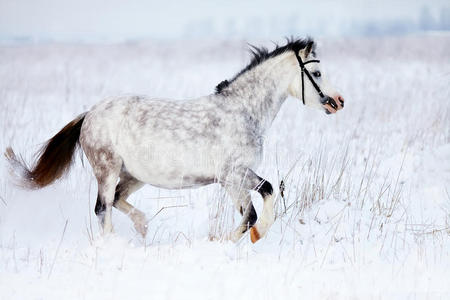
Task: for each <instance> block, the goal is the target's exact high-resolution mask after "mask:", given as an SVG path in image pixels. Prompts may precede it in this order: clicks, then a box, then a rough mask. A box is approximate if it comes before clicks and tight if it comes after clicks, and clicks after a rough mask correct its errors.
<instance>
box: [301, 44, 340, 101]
mask: <svg viewBox="0 0 450 300" xmlns="http://www.w3.org/2000/svg"><path fill="white" fill-rule="evenodd" d="M294 53H295V57H297V61H298V65H299V66H300V70H301V72H302V101H303V104H305V79H304V77H305V75H304V74H306V76H307V77H308V78H309V81H311V83H312V85H313V87H314V88H315V89H316V91H317V93H318V94H319V96H320V98H321V100H320V102H321V103H322V104H323V105H325V104H329V105H330V106H331V107H333V108H334V109H337V105H336V103H335V102H334V100H333V99H332V98H330V97H325V95H324V94H323V93H322V90H321V89H320V87H319V86H318V85H317V83H316V82H315V81H314V78H312V76H311V74H310V73H309V71H308V70H307V69H306V68H305V65H307V64H309V63H320V60H318V59H312V60H308V61H305V62H303V60H302V58H301V57H300V55H298V51H294Z"/></svg>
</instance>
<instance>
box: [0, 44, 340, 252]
mask: <svg viewBox="0 0 450 300" xmlns="http://www.w3.org/2000/svg"><path fill="white" fill-rule="evenodd" d="M250 51H251V53H252V58H251V61H250V63H249V64H248V65H247V66H246V67H245V68H244V69H242V70H241V71H240V72H239V73H237V74H236V75H235V76H234V77H233V78H231V79H229V80H224V81H222V82H221V83H219V84H218V85H217V87H216V89H215V92H213V93H211V94H210V95H207V96H203V97H199V98H196V99H188V100H179V101H173V100H170V99H161V98H157V99H155V98H150V97H148V96H141V95H127V96H116V97H111V98H106V99H104V100H103V101H101V102H99V103H98V104H96V105H94V106H93V107H92V109H91V110H89V111H87V112H84V113H83V114H81V115H79V116H77V117H76V118H75V119H74V120H72V121H71V122H70V123H68V124H67V125H66V126H65V127H64V128H62V129H61V130H60V131H59V132H58V133H57V134H56V135H55V136H53V137H52V138H51V139H50V140H48V141H47V142H46V144H44V146H43V147H42V148H41V150H40V151H39V152H38V153H37V159H36V161H35V162H34V164H33V165H32V166H31V167H30V166H28V165H27V163H26V162H25V161H24V160H23V159H22V158H21V157H20V156H19V157H18V156H16V154H15V153H14V151H13V150H12V148H11V147H8V148H7V149H6V151H5V156H6V158H7V160H8V161H9V163H10V166H11V167H12V169H13V170H15V171H16V174H18V175H19V178H20V179H21V180H20V183H21V185H22V186H23V187H25V188H28V189H38V188H43V187H45V186H47V185H49V184H51V183H53V182H55V181H56V180H57V179H59V178H60V177H61V176H62V175H63V174H64V173H66V172H67V171H68V170H69V168H70V166H71V164H72V163H73V156H74V153H75V150H76V149H77V148H78V147H79V146H81V148H82V150H83V151H84V154H85V155H86V157H87V159H88V161H89V163H90V165H91V166H92V170H93V172H94V175H95V178H96V179H97V183H98V196H97V202H96V205H95V214H96V215H97V217H98V219H99V223H100V228H101V231H102V234H111V233H112V232H113V226H112V220H111V212H112V207H115V208H116V209H119V210H120V211H121V212H123V213H125V214H127V215H128V216H129V217H130V219H131V220H132V221H133V223H134V227H135V229H136V231H137V232H138V233H140V234H141V235H142V237H144V238H145V236H146V233H147V226H148V225H147V223H148V219H147V218H146V216H145V214H144V213H143V212H142V211H140V210H138V209H137V208H135V207H133V206H132V205H131V204H130V203H129V202H128V201H127V198H128V197H129V196H130V195H131V194H132V193H133V192H135V191H136V190H138V189H139V188H141V187H142V186H143V185H144V184H150V185H152V186H155V187H160V188H166V189H186V188H194V187H199V186H204V185H209V184H214V183H216V184H220V185H221V186H222V187H223V188H224V189H225V190H226V192H227V194H228V195H229V197H230V198H231V199H232V201H233V203H234V206H235V208H236V209H237V211H238V212H239V213H240V214H241V216H242V220H241V222H240V223H239V225H238V227H237V228H236V229H234V230H233V231H232V232H231V233H230V239H231V240H233V241H235V242H237V241H239V240H240V239H241V238H242V236H243V235H244V234H245V233H246V232H247V231H250V239H251V241H252V242H253V243H255V242H256V241H258V240H259V239H261V238H262V237H264V236H265V235H266V233H267V231H268V229H269V228H270V226H271V225H272V224H273V223H274V220H275V215H274V201H275V200H276V195H275V192H274V189H273V187H272V184H271V183H270V182H268V181H267V180H265V179H263V178H262V177H260V176H258V175H257V173H256V172H255V170H256V169H257V167H258V166H259V164H260V162H261V160H262V153H263V146H264V145H263V144H264V143H263V138H264V135H265V133H266V132H267V130H268V129H269V128H270V126H271V124H272V121H273V120H274V118H275V117H276V115H277V113H278V111H279V110H280V108H281V106H282V104H283V103H284V102H285V100H286V99H287V98H288V96H292V97H294V98H296V99H299V100H300V99H301V101H302V102H303V104H305V105H307V106H310V107H315V108H318V109H321V110H323V111H324V112H326V113H327V114H333V113H336V112H337V111H338V110H340V109H342V108H343V107H344V98H343V97H342V96H341V95H340V94H339V93H337V92H336V90H335V89H334V88H333V87H332V86H331V85H330V84H329V83H328V81H327V80H326V79H325V77H324V76H323V74H322V71H321V69H320V64H319V63H320V61H319V60H318V59H317V57H316V43H315V42H314V40H313V39H311V38H305V39H293V38H290V39H287V40H286V43H285V44H284V45H283V46H280V45H275V48H274V49H273V50H272V51H269V50H268V49H267V48H264V47H256V46H250ZM305 75H306V78H305ZM307 79H308V80H307ZM251 190H254V191H257V192H258V193H259V194H260V195H261V197H262V199H263V209H262V213H261V216H260V217H259V218H258V216H257V213H256V211H255V208H254V206H253V204H252V201H251V198H250V191H251Z"/></svg>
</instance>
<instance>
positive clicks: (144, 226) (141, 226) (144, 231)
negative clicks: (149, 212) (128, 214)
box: [134, 223, 148, 239]
mask: <svg viewBox="0 0 450 300" xmlns="http://www.w3.org/2000/svg"><path fill="white" fill-rule="evenodd" d="M134 228H135V229H136V231H137V232H139V233H140V234H141V236H142V237H143V238H144V239H145V236H146V235H147V229H148V225H147V223H143V224H142V223H136V224H134Z"/></svg>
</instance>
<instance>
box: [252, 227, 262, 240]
mask: <svg viewBox="0 0 450 300" xmlns="http://www.w3.org/2000/svg"><path fill="white" fill-rule="evenodd" d="M260 238H261V236H260V234H259V232H258V230H257V229H256V227H252V228H250V239H251V241H252V243H253V244H254V243H256V242H257V241H258V240H259V239H260Z"/></svg>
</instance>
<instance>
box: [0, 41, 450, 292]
mask: <svg viewBox="0 0 450 300" xmlns="http://www.w3.org/2000/svg"><path fill="white" fill-rule="evenodd" d="M268 46H270V44H268ZM245 47H246V46H245V43H243V42H241V41H232V40H219V41H217V40H204V41H195V42H194V41H183V42H182V41H172V42H168V41H166V42H161V41H159V42H156V41H155V42H152V41H148V42H139V43H126V44H112V45H87V44H84V45H80V44H41V45H15V46H2V47H0V99H1V100H0V107H1V110H0V131H1V134H0V148H1V149H5V148H6V147H7V146H9V145H11V146H13V147H14V149H15V150H16V151H17V152H19V153H22V154H23V156H24V157H25V159H27V160H28V161H30V159H31V157H32V155H33V153H34V152H35V151H36V150H37V149H38V148H39V146H40V145H41V143H42V142H43V141H45V140H46V139H48V138H49V137H50V136H51V135H52V134H54V133H55V132H56V131H57V130H58V129H60V128H61V127H62V126H64V125H65V124H66V123H67V122H69V121H70V120H72V119H73V118H74V117H75V116H76V115H78V114H79V113H81V112H83V111H86V110H87V109H89V107H90V106H92V105H93V104H94V103H96V102H97V101H99V100H100V99H101V98H102V97H104V96H107V95H114V94H118V93H141V94H149V95H153V96H164V97H171V98H176V99H181V98H185V97H195V96H200V95H204V94H206V93H210V92H212V91H213V88H214V86H215V84H217V83H218V82H220V81H221V80H223V79H225V78H229V77H231V76H232V75H233V74H234V73H236V72H237V71H238V70H239V69H240V68H241V67H243V66H244V64H245V63H246V62H247V61H248V55H247V53H246V52H245ZM449 49H450V36H449V35H448V34H427V35H411V36H404V37H396V38H392V37H383V38H381V37H378V38H345V39H322V40H319V48H318V52H319V55H320V58H321V61H322V63H321V65H322V68H323V72H322V73H323V74H325V75H328V76H329V77H330V80H331V82H334V83H335V86H336V87H337V88H338V90H340V92H341V93H342V94H343V96H344V97H345V99H346V106H345V108H344V110H343V111H341V112H339V113H338V114H336V115H333V116H327V115H325V114H324V113H323V112H320V111H315V110H312V109H308V108H306V107H303V106H302V105H301V101H299V100H296V99H288V101H287V102H286V103H285V105H284V107H283V108H282V110H281V111H280V113H279V115H278V116H277V118H276V120H275V122H274V124H273V127H272V129H271V130H270V132H269V134H268V136H267V138H266V141H265V143H266V147H267V148H266V152H265V155H264V163H263V164H262V165H261V168H260V169H259V170H258V173H259V174H261V175H262V176H263V177H265V178H267V179H268V180H269V181H271V182H272V183H273V185H274V186H277V185H278V184H279V182H280V180H281V178H283V179H284V181H285V183H286V191H285V201H282V200H280V201H279V202H278V203H277V205H276V208H277V215H278V217H277V220H276V222H275V224H274V226H273V227H272V228H271V230H270V231H269V233H268V235H267V237H266V238H264V239H262V240H261V241H259V242H258V243H256V244H252V243H251V242H250V241H249V237H248V235H247V236H245V237H244V238H243V239H242V240H241V241H240V242H239V243H237V244H233V243H231V242H229V241H227V240H226V235H227V234H228V233H229V232H230V231H231V230H232V229H233V228H234V227H235V226H236V225H237V223H238V222H239V216H238V214H237V213H236V212H235V211H234V210H233V207H232V203H231V200H230V199H229V198H228V197H227V196H226V195H225V193H224V191H222V190H221V189H220V188H219V187H218V186H215V185H212V186H208V187H203V188H200V189H194V190H184V191H169V190H162V189H158V188H154V187H150V186H147V187H145V188H143V189H142V190H140V191H138V192H137V193H135V194H133V196H131V202H132V203H133V204H135V205H136V206H137V207H138V208H139V209H141V210H142V211H144V212H145V213H146V214H147V215H148V217H150V218H152V220H151V222H150V226H149V233H148V236H147V238H146V240H145V241H143V240H142V239H141V238H139V236H138V235H137V234H136V232H135V231H134V229H133V225H132V224H131V222H130V221H129V220H128V218H127V217H126V216H124V215H122V214H121V213H120V212H116V211H115V212H114V214H113V223H114V226H115V232H116V234H115V235H114V236H111V237H107V238H102V237H101V236H100V234H99V231H98V226H97V220H96V217H95V215H94V213H93V207H94V205H95V199H96V184H95V179H94V178H93V176H92V172H91V170H90V166H89V165H88V163H87V161H86V159H84V166H83V164H82V160H81V159H79V158H77V159H76V161H77V162H76V164H75V166H74V167H73V168H72V170H71V172H70V174H69V175H67V176H66V177H65V178H64V179H62V180H61V181H60V182H58V183H56V184H55V185H53V186H50V187H48V188H46V189H43V190H38V191H23V190H21V189H19V188H17V187H15V186H14V185H13V183H12V182H11V181H10V177H9V175H8V170H7V169H8V168H7V166H6V164H5V161H4V160H3V159H2V160H1V162H0V167H1V172H2V177H1V178H0V299H62V298H63V299H123V298H126V299H149V298H151V299H180V298H182V299H249V298H257V299H283V298H287V299H298V298H305V299H372V298H373V299H379V298H383V299H384V298H392V299H411V298H412V299H448V298H449V296H450V285H449V284H448V278H449V277H450V276H449V275H450V271H449V270H450V239H449V237H450V225H449V224H450V191H449V190H448V186H449V183H450V167H449V166H450V105H449V104H450V102H449V100H448V99H449V97H450V88H449V85H448V82H449V72H450V59H449V58H450V57H449V56H450V52H449V51H448V50H449ZM290 170H291V171H290ZM252 197H253V201H254V203H255V206H256V209H257V211H258V212H260V210H261V207H262V203H261V202H262V201H261V200H260V198H259V196H258V195H257V194H256V193H254V194H252ZM161 209H162V210H161ZM158 212H159V213H158Z"/></svg>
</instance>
